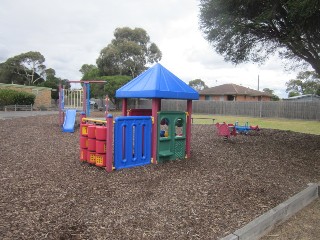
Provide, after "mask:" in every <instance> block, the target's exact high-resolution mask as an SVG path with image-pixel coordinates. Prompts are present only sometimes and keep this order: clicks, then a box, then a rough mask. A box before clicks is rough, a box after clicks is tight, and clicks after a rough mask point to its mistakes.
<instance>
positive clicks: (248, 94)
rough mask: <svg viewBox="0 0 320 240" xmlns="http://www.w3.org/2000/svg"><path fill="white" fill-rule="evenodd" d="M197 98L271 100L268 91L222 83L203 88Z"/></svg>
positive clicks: (210, 99)
mask: <svg viewBox="0 0 320 240" xmlns="http://www.w3.org/2000/svg"><path fill="white" fill-rule="evenodd" d="M199 95H200V99H199V100H209V101H237V102H249V101H250V102H254V101H271V97H272V95H270V94H269V93H265V92H261V91H257V90H253V89H250V88H247V87H243V86H239V85H236V84H233V83H231V84H223V85H220V86H216V87H212V88H208V89H204V90H202V91H200V92H199Z"/></svg>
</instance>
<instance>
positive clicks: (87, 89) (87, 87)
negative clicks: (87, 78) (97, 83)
mask: <svg viewBox="0 0 320 240" xmlns="http://www.w3.org/2000/svg"><path fill="white" fill-rule="evenodd" d="M84 85H85V86H86V87H85V90H86V99H85V101H84V105H85V106H86V114H87V116H90V84H89V83H88V82H85V83H84Z"/></svg>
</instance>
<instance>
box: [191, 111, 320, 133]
mask: <svg viewBox="0 0 320 240" xmlns="http://www.w3.org/2000/svg"><path fill="white" fill-rule="evenodd" d="M192 117H193V118H194V119H193V123H194V124H212V120H211V119H195V118H201V117H204V118H205V117H207V118H215V121H214V122H215V123H217V122H220V123H221V122H226V123H233V124H234V123H235V122H236V121H238V122H239V125H244V124H245V123H246V122H248V123H249V125H252V126H256V125H259V127H260V128H271V129H280V130H291V131H294V132H301V133H310V134H316V135H320V121H306V120H297V119H295V120H292V119H283V118H254V117H240V116H220V115H202V114H192Z"/></svg>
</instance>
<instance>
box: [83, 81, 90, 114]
mask: <svg viewBox="0 0 320 240" xmlns="http://www.w3.org/2000/svg"><path fill="white" fill-rule="evenodd" d="M86 99H87V86H86V84H85V83H84V84H83V100H82V111H83V112H84V113H87V111H86V110H87V109H86ZM88 116H89V115H88Z"/></svg>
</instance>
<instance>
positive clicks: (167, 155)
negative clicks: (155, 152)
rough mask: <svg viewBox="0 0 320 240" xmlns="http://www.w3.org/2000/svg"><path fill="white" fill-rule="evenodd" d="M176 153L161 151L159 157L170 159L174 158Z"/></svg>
mask: <svg viewBox="0 0 320 240" xmlns="http://www.w3.org/2000/svg"><path fill="white" fill-rule="evenodd" d="M173 154H174V153H173V152H171V151H169V150H166V151H160V152H159V157H169V156H172V155H173Z"/></svg>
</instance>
